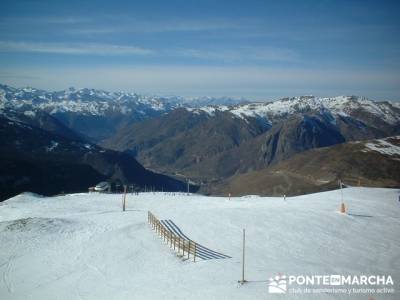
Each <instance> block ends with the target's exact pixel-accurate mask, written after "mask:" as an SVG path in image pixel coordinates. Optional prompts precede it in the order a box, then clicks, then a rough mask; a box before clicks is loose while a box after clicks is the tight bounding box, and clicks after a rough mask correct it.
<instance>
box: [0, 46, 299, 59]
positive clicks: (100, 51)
mask: <svg viewBox="0 0 400 300" xmlns="http://www.w3.org/2000/svg"><path fill="white" fill-rule="evenodd" d="M0 52H33V53H52V54H68V55H110V56H118V55H152V56H158V57H161V58H191V59H197V60H202V61H210V62H228V63H241V64H246V63H251V62H257V61H267V62H268V61H278V62H279V61H288V62H293V61H297V60H298V59H299V55H298V54H297V53H296V52H294V51H291V50H289V49H282V48H272V47H238V48H236V49H229V50H227V49H212V48H210V49H192V48H188V49H186V48H178V49H162V50H158V49H150V48H145V47H138V46H131V45H114V44H97V43H51V42H47V43H35V42H10V41H0Z"/></svg>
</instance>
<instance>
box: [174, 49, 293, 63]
mask: <svg viewBox="0 0 400 300" xmlns="http://www.w3.org/2000/svg"><path fill="white" fill-rule="evenodd" d="M171 54H174V55H176V56H183V57H190V58H197V59H204V60H211V61H223V62H238V63H246V62H254V61H258V62H262V61H265V62H271V61H276V62H282V61H286V62H295V61H298V60H299V59H300V55H299V54H298V53H297V52H295V51H293V50H290V49H284V48H273V47H236V48H235V49H222V50H217V49H176V50H174V51H173V52H171Z"/></svg>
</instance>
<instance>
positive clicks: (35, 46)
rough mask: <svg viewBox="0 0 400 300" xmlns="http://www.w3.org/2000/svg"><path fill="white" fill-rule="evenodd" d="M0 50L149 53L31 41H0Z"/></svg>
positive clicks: (126, 48)
mask: <svg viewBox="0 0 400 300" xmlns="http://www.w3.org/2000/svg"><path fill="white" fill-rule="evenodd" d="M0 51H1V52H36V53H53V54H71V55H82V54H91V55H151V54H153V53H154V51H153V50H151V49H145V48H141V47H136V46H125V45H110V44H90V43H32V42H8V41H0Z"/></svg>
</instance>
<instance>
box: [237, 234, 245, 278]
mask: <svg viewBox="0 0 400 300" xmlns="http://www.w3.org/2000/svg"><path fill="white" fill-rule="evenodd" d="M245 246H246V230H245V229H243V250H242V280H239V283H240V284H244V283H245V282H246V280H245V279H244V263H245Z"/></svg>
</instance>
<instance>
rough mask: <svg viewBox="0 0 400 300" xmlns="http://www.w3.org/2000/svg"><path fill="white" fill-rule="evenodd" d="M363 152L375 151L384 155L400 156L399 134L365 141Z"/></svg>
mask: <svg viewBox="0 0 400 300" xmlns="http://www.w3.org/2000/svg"><path fill="white" fill-rule="evenodd" d="M365 147H366V148H367V149H366V150H364V152H367V151H375V152H378V153H381V154H383V155H385V156H394V157H396V158H400V136H394V137H388V138H384V139H378V140H374V141H373V142H370V143H366V144H365Z"/></svg>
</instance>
